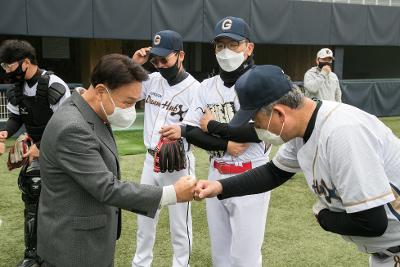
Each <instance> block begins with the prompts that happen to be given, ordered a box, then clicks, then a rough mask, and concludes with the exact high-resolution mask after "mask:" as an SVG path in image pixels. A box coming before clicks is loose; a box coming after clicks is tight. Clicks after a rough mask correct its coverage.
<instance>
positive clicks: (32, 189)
mask: <svg viewBox="0 0 400 267" xmlns="http://www.w3.org/2000/svg"><path fill="white" fill-rule="evenodd" d="M36 163H37V162H36ZM18 187H19V189H20V190H21V192H22V200H23V201H24V203H25V210H24V217H25V220H24V236H25V255H24V257H25V260H24V261H23V262H22V263H21V264H20V265H19V266H30V265H29V264H30V262H31V261H29V260H27V259H32V260H35V259H36V258H37V255H36V243H37V207H38V202H39V195H40V189H41V178H40V168H39V164H31V165H30V164H29V161H25V163H24V165H23V166H22V168H21V172H20V174H19V177H18Z"/></svg>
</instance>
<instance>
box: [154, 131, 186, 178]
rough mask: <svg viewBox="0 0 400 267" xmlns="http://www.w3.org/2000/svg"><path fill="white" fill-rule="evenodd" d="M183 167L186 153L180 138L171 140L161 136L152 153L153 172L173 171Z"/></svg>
mask: <svg viewBox="0 0 400 267" xmlns="http://www.w3.org/2000/svg"><path fill="white" fill-rule="evenodd" d="M185 168H186V155H185V149H184V145H183V141H182V139H178V140H174V141H173V140H169V139H168V138H164V137H161V139H160V141H159V142H158V144H157V148H156V153H155V155H154V172H161V173H165V172H166V171H167V170H168V172H174V171H180V170H183V169H185Z"/></svg>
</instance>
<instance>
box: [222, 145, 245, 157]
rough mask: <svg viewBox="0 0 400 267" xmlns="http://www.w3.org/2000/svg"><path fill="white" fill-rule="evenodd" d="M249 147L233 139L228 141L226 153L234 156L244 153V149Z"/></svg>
mask: <svg viewBox="0 0 400 267" xmlns="http://www.w3.org/2000/svg"><path fill="white" fill-rule="evenodd" d="M248 147H249V144H247V143H236V142H233V141H228V148H227V151H228V154H229V155H232V156H234V157H238V156H240V155H242V154H243V153H244V151H245V150H246V149H247V148H248Z"/></svg>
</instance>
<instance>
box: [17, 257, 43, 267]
mask: <svg viewBox="0 0 400 267" xmlns="http://www.w3.org/2000/svg"><path fill="white" fill-rule="evenodd" d="M39 266H40V264H39V263H38V262H37V261H36V260H35V259H30V258H25V259H23V260H22V261H20V262H19V263H18V264H17V266H16V267H39Z"/></svg>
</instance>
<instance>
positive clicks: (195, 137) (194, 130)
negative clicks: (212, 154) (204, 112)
mask: <svg viewBox="0 0 400 267" xmlns="http://www.w3.org/2000/svg"><path fill="white" fill-rule="evenodd" d="M186 140H187V141H188V142H189V143H191V144H193V145H195V146H198V147H200V148H202V149H205V150H224V151H225V150H226V149H227V147H228V141H227V140H224V139H221V138H218V137H215V136H212V135H209V134H206V133H205V132H203V131H202V130H201V129H200V128H199V127H195V126H191V125H186Z"/></svg>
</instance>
